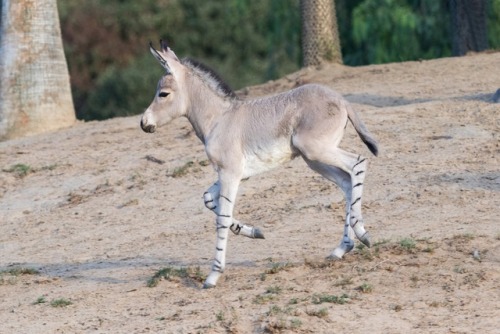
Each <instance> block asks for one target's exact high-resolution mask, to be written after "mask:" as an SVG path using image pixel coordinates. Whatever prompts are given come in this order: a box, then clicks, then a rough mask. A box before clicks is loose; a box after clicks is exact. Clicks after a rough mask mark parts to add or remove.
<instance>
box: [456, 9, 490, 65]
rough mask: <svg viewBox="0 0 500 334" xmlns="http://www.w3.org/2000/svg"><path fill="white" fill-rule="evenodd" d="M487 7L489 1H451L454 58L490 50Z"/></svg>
mask: <svg viewBox="0 0 500 334" xmlns="http://www.w3.org/2000/svg"><path fill="white" fill-rule="evenodd" d="M486 7H487V0H450V11H451V28H452V29H451V30H452V52H453V55H454V56H463V55H465V54H466V53H467V52H468V51H482V50H486V49H488V31H487V22H486V20H487V13H486V9H487V8H486Z"/></svg>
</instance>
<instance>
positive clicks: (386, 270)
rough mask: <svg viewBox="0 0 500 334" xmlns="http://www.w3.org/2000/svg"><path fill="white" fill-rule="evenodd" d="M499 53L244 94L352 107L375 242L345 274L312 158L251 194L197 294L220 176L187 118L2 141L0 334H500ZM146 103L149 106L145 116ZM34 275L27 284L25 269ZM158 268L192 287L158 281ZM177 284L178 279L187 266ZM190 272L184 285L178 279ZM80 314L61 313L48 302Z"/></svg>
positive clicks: (336, 198) (255, 182)
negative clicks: (213, 275)
mask: <svg viewBox="0 0 500 334" xmlns="http://www.w3.org/2000/svg"><path fill="white" fill-rule="evenodd" d="M499 66H500V53H491V54H477V55H473V56H469V57H463V58H446V59H437V60H431V61H423V62H407V63H395V64H386V65H374V66H365V67H358V68H350V67H344V66H338V65H329V66H323V67H321V68H317V69H315V68H308V69H304V70H302V71H300V72H297V73H294V74H291V75H288V76H287V77H285V78H283V79H281V80H279V81H274V82H269V83H267V84H265V85H261V86H257V87H250V88H247V89H244V90H243V91H241V92H240V94H241V95H243V96H258V95H263V94H270V93H273V92H279V91H282V90H285V89H289V88H292V87H295V86H298V85H302V84H304V83H308V82H318V83H323V84H326V85H328V86H331V87H332V88H334V89H336V90H337V91H339V92H340V93H342V94H343V95H344V96H346V98H347V99H348V100H349V101H351V102H352V103H353V104H354V107H355V109H356V110H358V112H359V113H360V115H361V117H362V119H363V120H364V122H365V123H366V125H367V127H368V128H369V129H370V131H371V132H372V133H373V134H374V135H375V136H376V138H377V139H378V141H379V143H380V147H381V152H380V154H379V157H378V158H374V157H370V154H369V151H368V150H367V149H366V148H365V147H364V146H363V144H362V143H361V141H360V140H359V138H358V137H357V135H356V134H355V132H354V130H353V128H352V126H349V127H348V131H347V134H346V137H345V138H344V140H343V142H342V144H341V146H342V147H343V148H345V149H346V150H349V151H353V152H358V153H360V154H363V155H365V156H368V157H370V162H369V167H368V175H367V178H366V181H365V195H364V198H363V201H364V202H363V210H364V217H365V220H366V224H367V229H368V230H369V231H370V234H371V236H372V238H373V241H374V242H375V246H374V247H372V249H370V250H368V249H366V248H361V247H357V248H356V249H355V250H354V251H353V252H352V253H350V254H349V255H347V256H346V258H345V259H344V260H342V261H340V262H335V263H330V262H326V261H325V260H324V257H325V256H326V255H328V254H329V252H330V251H331V250H332V249H333V248H334V247H335V246H336V245H337V243H338V241H339V240H340V236H341V230H342V217H343V215H344V214H343V207H344V203H343V198H342V195H341V193H340V191H339V190H338V189H337V188H336V187H335V186H334V185H333V184H330V183H328V182H327V181H325V180H324V179H323V178H322V177H321V176H319V175H318V174H315V173H314V172H312V171H311V170H309V169H308V168H307V166H306V165H305V163H304V162H303V161H301V160H299V159H297V160H295V161H293V162H292V163H290V164H288V165H286V166H283V167H281V168H279V169H277V170H274V171H272V172H269V173H267V174H263V175H259V176H257V177H253V178H251V179H249V180H248V181H245V182H243V183H242V185H241V188H240V196H239V199H238V203H237V206H236V210H235V215H236V216H237V217H238V219H240V220H241V221H243V222H246V223H248V224H251V225H256V226H259V227H261V228H262V229H263V232H264V234H265V236H266V239H265V240H250V239H245V238H243V237H239V236H231V238H230V240H229V249H228V264H227V269H226V273H225V274H224V276H223V278H221V280H220V282H219V285H218V287H217V288H216V289H212V290H208V291H206V290H201V283H200V281H199V277H200V276H203V275H205V274H207V273H208V270H209V266H210V263H211V256H212V251H213V246H214V241H215V233H214V230H215V228H214V217H213V214H212V213H211V212H208V210H206V209H205V207H204V205H203V200H202V194H203V192H204V191H205V190H206V189H207V188H208V187H209V186H210V185H211V184H212V183H213V181H214V180H215V177H216V175H215V173H214V172H213V170H212V169H211V167H210V166H207V164H206V157H205V155H204V150H203V146H202V145H201V143H200V142H199V141H198V139H197V138H196V137H195V136H194V134H193V132H192V131H191V128H190V126H189V123H188V122H187V121H186V120H184V119H181V120H176V121H174V122H173V123H171V124H169V125H167V126H165V127H163V128H160V129H159V131H158V132H157V133H156V134H154V135H150V134H145V133H143V132H142V131H141V130H140V128H139V125H138V124H139V117H130V118H122V119H113V120H108V121H103V122H89V123H80V124H78V125H76V126H74V127H72V128H70V129H66V130H62V131H58V132H55V133H51V134H47V135H40V136H36V137H30V138H24V139H18V140H12V141H7V142H2V143H0V168H1V172H0V222H1V224H0V254H1V257H0V271H1V274H0V275H1V276H0V333H14V332H16V333H35V332H45V333H54V332H61V333H83V332H88V331H94V330H95V331H97V332H103V333H104V332H113V333H131V332H133V333H148V332H151V333H158V332H165V333H197V332H199V333H262V332H271V333H277V332H289V333H291V332H294V333H295V332H297V333H337V332H345V331H350V332H354V333H367V332H370V333H401V332H407V333H471V332H476V333H488V332H490V333H491V332H493V331H494V330H498V309H499V308H500V301H499V300H500V299H499V298H498V287H499V286H500V225H499V222H500V221H499V218H498V217H499V215H500V209H499V208H500V196H499V192H500V168H499V166H500V164H499V162H500V161H499V157H500V154H499V153H500V147H499V129H500V124H499V123H500V104H498V103H492V101H491V98H492V96H493V93H494V92H495V91H496V90H497V89H499V88H500V77H499ZM145 107H146V106H145ZM21 267H22V268H34V269H37V270H38V273H37V274H34V273H31V274H30V273H25V274H24V275H22V274H21V273H20V272H19V271H16V270H14V269H17V268H21ZM162 268H171V269H172V270H174V272H175V270H176V269H179V268H188V269H187V270H186V271H184V272H181V274H183V273H184V276H185V277H177V276H176V277H173V278H170V279H168V280H167V279H164V280H161V281H160V282H159V283H158V285H157V286H156V287H154V288H150V287H147V286H146V284H147V281H148V279H150V278H151V277H153V275H154V274H155V273H158V270H160V269H162ZM177 271H178V270H177ZM181 276H182V275H181ZM61 298H63V299H65V300H69V301H71V303H72V304H71V305H69V306H66V307H52V306H54V305H52V306H51V303H50V302H51V301H57V300H59V299H61Z"/></svg>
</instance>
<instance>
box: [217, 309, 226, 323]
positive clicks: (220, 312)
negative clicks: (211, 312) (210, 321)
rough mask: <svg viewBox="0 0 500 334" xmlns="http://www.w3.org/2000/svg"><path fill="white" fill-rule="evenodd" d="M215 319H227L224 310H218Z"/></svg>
mask: <svg viewBox="0 0 500 334" xmlns="http://www.w3.org/2000/svg"><path fill="white" fill-rule="evenodd" d="M215 319H216V320H217V321H224V320H225V316H224V311H219V312H217V314H215Z"/></svg>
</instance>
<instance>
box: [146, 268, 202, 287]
mask: <svg viewBox="0 0 500 334" xmlns="http://www.w3.org/2000/svg"><path fill="white" fill-rule="evenodd" d="M175 277H177V278H189V279H192V280H194V281H197V282H203V281H204V280H205V275H204V274H203V273H202V272H201V270H200V267H196V268H195V269H192V268H189V267H187V268H186V267H181V268H173V267H166V268H162V269H160V270H158V271H157V272H156V273H155V274H154V275H153V277H151V278H150V279H149V280H148V281H147V283H146V285H147V286H148V287H149V288H153V287H155V286H157V285H158V283H159V282H160V281H161V280H167V281H170V280H172V279H173V278H175Z"/></svg>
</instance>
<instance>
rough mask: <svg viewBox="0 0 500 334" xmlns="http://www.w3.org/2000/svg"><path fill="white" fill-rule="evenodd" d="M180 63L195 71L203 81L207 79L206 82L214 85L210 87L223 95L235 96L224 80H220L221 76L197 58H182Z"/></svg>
mask: <svg viewBox="0 0 500 334" xmlns="http://www.w3.org/2000/svg"><path fill="white" fill-rule="evenodd" d="M182 64H184V65H186V66H187V67H189V68H190V69H192V70H193V71H195V72H197V73H198V74H199V75H200V76H201V77H202V79H204V80H205V81H209V82H208V83H209V84H212V85H213V86H214V87H212V88H214V89H215V90H216V91H217V92H219V93H220V94H221V95H223V96H224V97H230V98H236V97H237V96H236V94H235V93H234V91H233V90H232V89H231V87H230V86H229V85H228V84H227V83H226V82H225V81H224V80H222V78H221V76H220V75H219V74H218V73H217V72H215V71H214V70H213V69H212V68H210V67H208V66H207V65H205V64H203V63H202V62H200V61H198V60H195V59H192V58H189V57H188V58H184V59H182Z"/></svg>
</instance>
